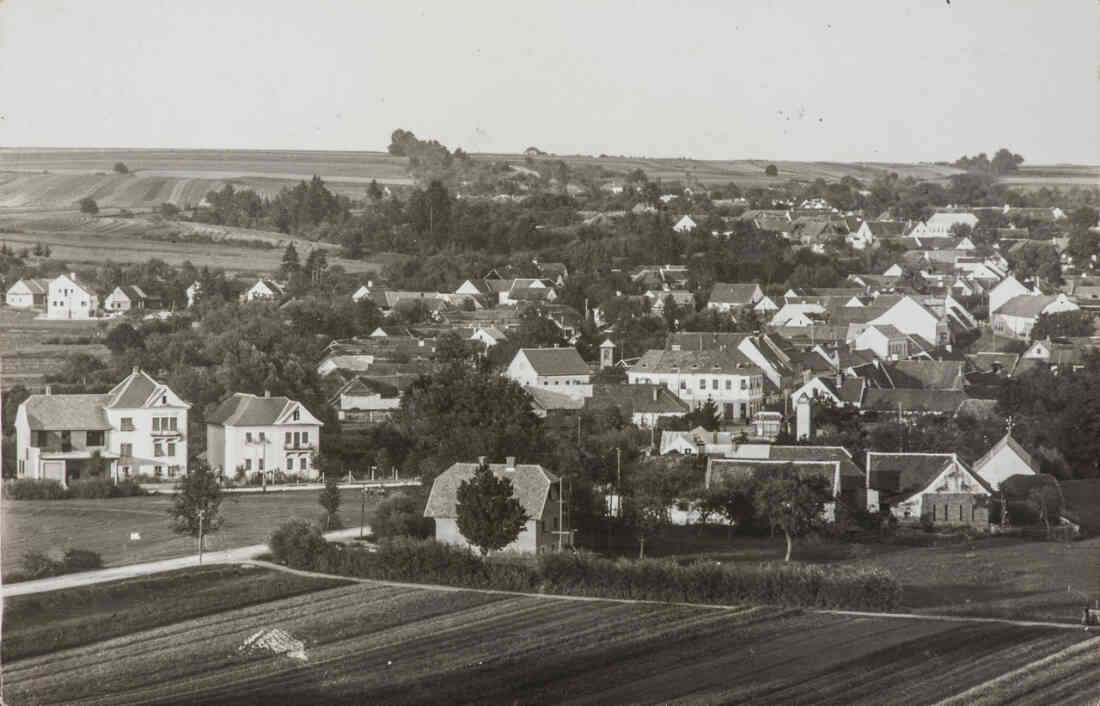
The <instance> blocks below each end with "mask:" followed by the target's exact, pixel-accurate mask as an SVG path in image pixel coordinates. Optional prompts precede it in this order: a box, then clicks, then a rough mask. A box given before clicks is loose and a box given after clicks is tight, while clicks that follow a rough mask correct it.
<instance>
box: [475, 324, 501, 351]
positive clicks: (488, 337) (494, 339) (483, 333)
mask: <svg viewBox="0 0 1100 706" xmlns="http://www.w3.org/2000/svg"><path fill="white" fill-rule="evenodd" d="M470 340H471V341H477V342H478V343H480V344H481V345H483V346H485V349H486V350H488V349H489V348H492V347H493V346H495V345H497V344H498V343H503V342H505V341H507V340H508V337H507V336H505V335H504V332H503V331H501V330H500V329H498V328H497V327H496V326H475V327H474V330H473V333H472V334H471V335H470Z"/></svg>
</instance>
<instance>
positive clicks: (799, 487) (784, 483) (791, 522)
mask: <svg viewBox="0 0 1100 706" xmlns="http://www.w3.org/2000/svg"><path fill="white" fill-rule="evenodd" d="M825 497H826V494H825V487H824V481H822V480H821V479H819V478H803V477H802V476H801V475H799V473H798V471H797V470H795V468H794V466H793V465H791V464H786V465H784V466H782V467H780V468H778V469H776V470H774V471H770V470H769V472H767V474H766V475H764V476H763V477H762V478H760V479H759V480H758V484H757V487H756V492H755V493H754V494H753V505H755V506H756V511H757V512H759V513H760V514H761V515H762V516H764V517H766V518H767V519H768V521H770V522H771V523H772V524H773V525H774V526H775V527H778V528H779V529H781V530H783V535H784V536H785V537H786V538H787V554H786V556H785V557H784V559H783V560H784V561H790V560H791V548H792V545H793V540H794V538H795V537H799V536H801V535H803V534H805V533H806V532H808V531H809V530H810V529H811V528H812V527H813V526H814V524H815V523H816V522H817V521H818V518H819V517H820V516H821V511H822V510H823V509H824V506H825Z"/></svg>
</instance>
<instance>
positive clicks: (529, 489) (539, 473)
mask: <svg viewBox="0 0 1100 706" xmlns="http://www.w3.org/2000/svg"><path fill="white" fill-rule="evenodd" d="M477 466H478V465H477V464H476V463H456V464H454V465H453V466H451V467H450V468H448V469H447V470H445V471H443V473H441V474H439V476H438V477H437V478H436V479H435V482H434V483H432V490H431V493H430V494H429V495H428V504H427V506H426V507H425V508H424V516H425V517H457V516H458V511H457V508H458V488H459V486H460V485H462V482H463V481H465V480H469V479H470V478H473V476H474V471H476V470H477ZM505 468H506V466H505V464H503V463H493V464H490V465H489V470H491V471H492V472H493V475H495V476H497V477H498V478H507V479H508V480H510V481H511V482H512V492H513V496H514V497H515V498H516V499H518V500H519V502H520V505H522V506H523V510H524V511H525V512H526V513H527V517H528V519H532V520H541V519H542V513H543V510H544V509H545V507H546V501H547V496H548V495H549V492H550V485H551V484H552V483H556V482H557V480H558V478H557V476H555V475H553V474H551V473H549V472H547V471H546V470H544V469H543V467H542V466H539V465H535V464H517V465H516V466H515V467H514V468H515V470H512V471H506V470H505Z"/></svg>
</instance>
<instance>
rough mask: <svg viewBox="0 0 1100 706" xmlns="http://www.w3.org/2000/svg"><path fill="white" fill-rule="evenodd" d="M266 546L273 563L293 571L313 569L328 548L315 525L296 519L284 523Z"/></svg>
mask: <svg viewBox="0 0 1100 706" xmlns="http://www.w3.org/2000/svg"><path fill="white" fill-rule="evenodd" d="M267 546H268V547H270V548H271V553H272V554H273V555H274V556H275V561H278V562H281V563H284V564H286V565H287V566H290V567H292V568H295V569H313V568H314V566H315V564H316V562H317V560H318V557H320V556H321V555H323V554H325V553H326V552H327V551H328V547H329V545H328V543H327V542H325V538H324V536H322V534H321V530H320V529H318V527H317V525H315V524H313V523H311V522H307V521H306V520H298V519H292V520H288V521H287V522H284V523H283V524H282V525H281V526H280V527H279V528H278V529H276V530H275V531H274V532H273V533H272V534H271V539H269V540H268V541H267Z"/></svg>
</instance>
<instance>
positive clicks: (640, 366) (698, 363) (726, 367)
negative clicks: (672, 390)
mask: <svg viewBox="0 0 1100 706" xmlns="http://www.w3.org/2000/svg"><path fill="white" fill-rule="evenodd" d="M630 370H631V372H636V373H676V372H679V373H683V374H685V375H690V374H696V375H704V374H706V373H723V374H727V375H760V374H762V372H763V371H761V370H760V368H759V367H757V366H756V364H755V363H753V362H752V361H751V360H749V358H748V357H747V356H746V355H745V354H744V353H742V352H741V351H739V350H736V349H729V348H727V349H725V350H722V349H714V348H711V349H707V350H702V351H694V350H679V351H673V350H651V351H646V353H645V355H643V356H642V357H641V359H639V360H638V362H637V363H636V364H634V365H633V366H631V368H630Z"/></svg>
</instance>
